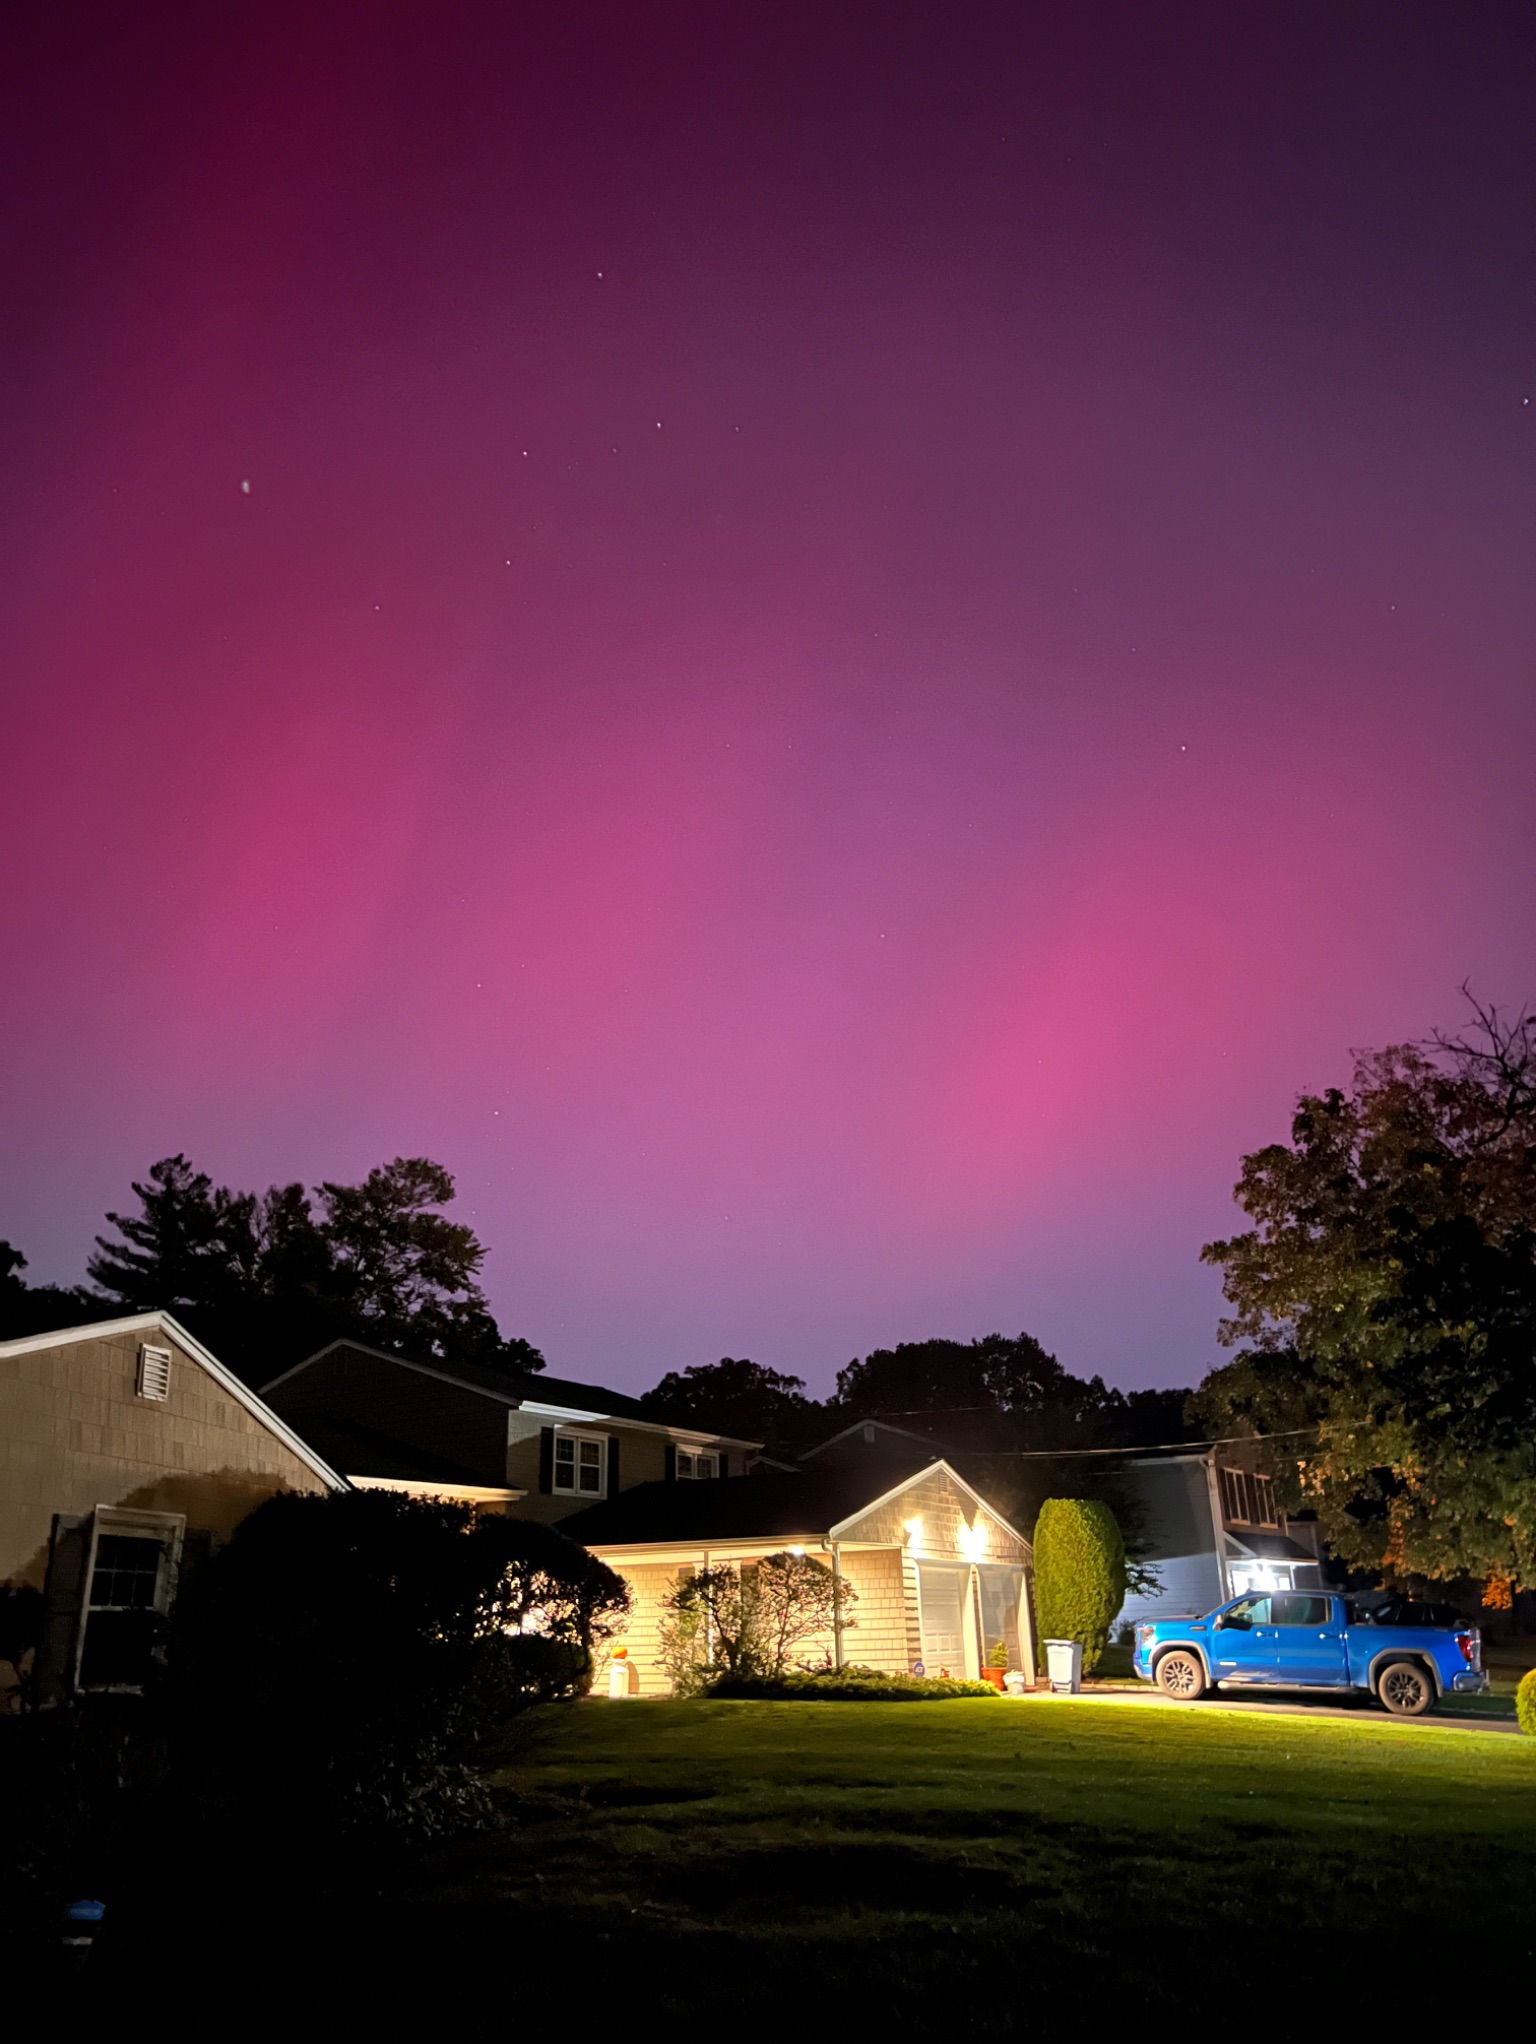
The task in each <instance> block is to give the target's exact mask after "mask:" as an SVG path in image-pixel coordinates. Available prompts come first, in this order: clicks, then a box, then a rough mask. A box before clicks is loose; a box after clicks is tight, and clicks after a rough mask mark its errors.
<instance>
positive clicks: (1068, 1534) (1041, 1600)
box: [1035, 1498, 1125, 1674]
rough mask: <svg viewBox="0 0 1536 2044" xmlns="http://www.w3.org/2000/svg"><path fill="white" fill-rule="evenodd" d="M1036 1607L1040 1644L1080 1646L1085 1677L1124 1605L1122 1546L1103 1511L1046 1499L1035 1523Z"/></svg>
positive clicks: (1078, 1501) (1084, 1501)
mask: <svg viewBox="0 0 1536 2044" xmlns="http://www.w3.org/2000/svg"><path fill="white" fill-rule="evenodd" d="M1035 1602H1036V1607H1037V1611H1038V1616H1039V1620H1040V1638H1041V1640H1042V1641H1045V1640H1048V1639H1076V1640H1081V1641H1082V1643H1083V1671H1084V1673H1085V1674H1086V1673H1087V1671H1088V1670H1089V1669H1090V1668H1092V1667H1094V1666H1095V1665H1096V1664H1097V1662H1098V1658H1099V1656H1100V1654H1102V1653H1103V1651H1104V1648H1105V1645H1106V1643H1107V1642H1108V1639H1109V1628H1110V1626H1111V1625H1112V1624H1113V1623H1114V1620H1115V1614H1116V1612H1118V1610H1119V1609H1120V1606H1121V1605H1122V1604H1123V1603H1124V1602H1125V1543H1124V1541H1123V1540H1122V1539H1121V1537H1120V1528H1119V1526H1118V1525H1117V1524H1116V1522H1115V1515H1114V1513H1113V1512H1112V1511H1111V1510H1110V1509H1109V1506H1108V1505H1103V1504H1099V1503H1098V1502H1097V1501H1096V1500H1095V1499H1093V1498H1047V1499H1046V1501H1045V1503H1044V1504H1043V1505H1042V1506H1041V1507H1040V1517H1039V1518H1038V1520H1037V1521H1036V1522H1035Z"/></svg>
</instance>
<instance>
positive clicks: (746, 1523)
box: [560, 1461, 1013, 1547]
mask: <svg viewBox="0 0 1536 2044" xmlns="http://www.w3.org/2000/svg"><path fill="white" fill-rule="evenodd" d="M939 1472H942V1473H943V1474H945V1475H947V1476H949V1477H950V1478H951V1479H952V1480H953V1482H954V1483H956V1484H957V1485H958V1486H959V1488H960V1489H961V1490H963V1491H964V1492H965V1493H966V1495H967V1496H968V1497H970V1498H973V1499H974V1500H975V1502H976V1503H977V1504H978V1505H979V1506H980V1507H981V1508H982V1509H983V1510H984V1511H986V1512H988V1513H990V1514H991V1516H992V1517H993V1518H995V1519H998V1520H1000V1521H1001V1523H1003V1524H1004V1525H1006V1524H1007V1521H1006V1520H1003V1519H1002V1515H1001V1513H999V1512H998V1511H997V1510H996V1509H995V1508H994V1507H993V1506H992V1505H989V1504H988V1503H987V1501H986V1499H985V1498H983V1497H982V1496H981V1495H980V1494H979V1493H978V1492H976V1491H974V1490H972V1489H971V1486H970V1485H969V1484H968V1483H967V1482H966V1481H965V1479H964V1478H963V1477H962V1476H959V1475H957V1474H956V1472H955V1471H954V1470H953V1469H952V1468H951V1467H950V1465H949V1464H948V1463H947V1462H943V1461H928V1462H925V1463H924V1464H923V1465H922V1467H921V1468H918V1469H914V1470H912V1471H911V1472H910V1474H908V1475H906V1476H904V1477H902V1478H901V1480H900V1481H899V1482H898V1483H895V1484H889V1485H881V1483H880V1481H879V1479H878V1478H875V1479H873V1480H871V1474H870V1471H869V1470H867V1469H858V1468H853V1469H828V1470H807V1471H806V1472H805V1474H804V1475H803V1476H733V1477H728V1478H723V1479H722V1478H716V1479H715V1480H714V1481H713V1482H709V1481H705V1482H700V1483H637V1484H636V1485H635V1486H634V1488H633V1489H632V1490H624V1491H620V1493H619V1495H618V1496H617V1497H616V1498H607V1499H605V1500H604V1501H603V1503H602V1504H598V1505H589V1506H588V1507H587V1509H586V1510H585V1511H583V1512H573V1513H572V1514H571V1516H570V1517H569V1518H566V1519H562V1520H561V1521H560V1531H561V1532H562V1533H568V1534H569V1535H570V1537H571V1538H572V1539H573V1540H579V1541H581V1542H582V1544H583V1546H586V1547H630V1546H637V1547H638V1546H644V1547H650V1546H657V1545H661V1544H664V1543H667V1542H672V1541H679V1542H681V1541H699V1542H707V1541H722V1542H724V1541H732V1540H785V1541H792V1540H804V1541H812V1540H830V1539H833V1538H835V1537H836V1536H837V1535H838V1534H840V1533H841V1532H842V1531H843V1529H844V1528H845V1527H847V1526H848V1525H850V1524H851V1523H852V1522H854V1521H856V1520H858V1519H861V1518H863V1517H864V1515H865V1514H866V1513H867V1512H871V1511H873V1510H874V1509H875V1507H876V1506H877V1505H881V1504H884V1503H885V1502H886V1501H887V1500H888V1499H890V1498H892V1497H895V1496H897V1495H898V1494H899V1493H900V1492H902V1491H904V1490H907V1489H908V1488H910V1486H911V1485H912V1484H914V1483H917V1482H918V1481H919V1480H920V1479H921V1478H923V1477H925V1476H932V1475H934V1474H936V1473H939ZM1009 1531H1010V1532H1011V1531H1013V1529H1012V1528H1011V1527H1010V1528H1009Z"/></svg>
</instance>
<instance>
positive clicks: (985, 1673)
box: [981, 1668, 1008, 1689]
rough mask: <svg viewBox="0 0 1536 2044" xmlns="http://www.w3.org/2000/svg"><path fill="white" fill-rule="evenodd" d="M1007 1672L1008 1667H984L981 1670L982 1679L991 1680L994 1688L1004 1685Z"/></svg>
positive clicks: (984, 1680)
mask: <svg viewBox="0 0 1536 2044" xmlns="http://www.w3.org/2000/svg"><path fill="white" fill-rule="evenodd" d="M1007 1672H1008V1670H1007V1669H1006V1668H983V1669H982V1671H981V1679H982V1681H983V1682H990V1683H991V1684H992V1687H993V1688H994V1689H1001V1688H1002V1686H1003V1677H1004V1676H1005V1675H1006V1674H1007Z"/></svg>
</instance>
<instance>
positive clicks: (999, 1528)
mask: <svg viewBox="0 0 1536 2044" xmlns="http://www.w3.org/2000/svg"><path fill="white" fill-rule="evenodd" d="M562 1530H563V1531H565V1532H567V1533H569V1534H570V1535H571V1536H572V1538H573V1539H576V1540H580V1541H581V1542H582V1543H583V1545H584V1546H586V1547H589V1548H590V1549H591V1550H592V1552H593V1553H594V1554H596V1555H597V1556H599V1557H600V1559H602V1560H603V1561H605V1562H607V1563H608V1565H609V1566H610V1567H611V1568H613V1569H616V1570H617V1571H618V1573H619V1574H620V1575H622V1576H623V1577H624V1579H625V1581H626V1582H627V1583H628V1584H629V1587H630V1590H631V1592H632V1594H633V1597H634V1608H633V1610H632V1612H631V1614H630V1618H629V1622H628V1627H627V1630H626V1631H625V1632H624V1633H623V1634H621V1635H620V1636H619V1637H618V1638H617V1639H616V1640H615V1641H614V1645H616V1646H622V1647H624V1649H625V1653H626V1658H627V1660H628V1662H629V1665H630V1668H631V1669H632V1671H633V1674H632V1677H631V1686H632V1687H634V1688H635V1689H636V1690H637V1693H639V1694H640V1695H643V1696H664V1695H666V1694H667V1692H668V1688H669V1683H668V1678H667V1676H666V1673H665V1671H664V1670H663V1668H662V1666H661V1664H660V1661H659V1660H658V1658H657V1646H658V1632H659V1628H660V1625H661V1622H662V1619H663V1618H664V1616H665V1615H666V1605H665V1599H666V1598H667V1597H668V1596H670V1594H671V1593H672V1592H673V1590H675V1589H676V1587H677V1585H678V1583H679V1581H680V1580H681V1579H683V1578H686V1577H687V1576H689V1575H691V1574H693V1573H694V1572H695V1571H697V1570H698V1569H701V1568H704V1567H707V1566H710V1565H718V1564H721V1563H730V1564H733V1565H735V1566H737V1567H741V1566H750V1565H751V1564H752V1563H753V1562H757V1561H762V1560H763V1559H765V1558H766V1557H767V1556H768V1555H771V1554H783V1553H785V1552H789V1553H805V1554H809V1555H813V1556H814V1557H815V1558H816V1559H817V1560H818V1561H821V1562H823V1563H824V1564H825V1565H826V1566H827V1567H828V1568H830V1569H832V1570H833V1571H834V1572H835V1573H836V1574H838V1575H839V1576H841V1577H842V1578H843V1580H844V1581H845V1582H847V1583H848V1584H849V1585H850V1586H851V1588H852V1589H853V1590H854V1592H855V1593H856V1597H855V1600H854V1601H853V1602H852V1603H851V1605H850V1608H849V1612H848V1618H849V1623H848V1624H847V1625H845V1626H844V1628H843V1629H842V1632H841V1636H837V1635H835V1634H834V1633H833V1632H830V1631H829V1632H828V1633H827V1634H826V1635H825V1636H818V1637H816V1638H814V1639H812V1640H809V1641H806V1642H804V1643H803V1644H802V1645H801V1646H800V1647H799V1648H798V1649H797V1659H799V1660H800V1661H801V1662H803V1663H804V1664H806V1665H808V1666H827V1667H845V1666H848V1665H849V1664H854V1663H856V1664H858V1665H859V1666H861V1667H869V1668H878V1669H879V1670H881V1672H882V1673H884V1674H889V1675H898V1674H903V1673H907V1672H909V1671H911V1670H912V1669H914V1668H921V1669H922V1670H923V1671H924V1672H926V1673H927V1674H929V1675H939V1674H945V1673H947V1674H949V1675H953V1676H969V1677H973V1678H974V1677H975V1676H976V1675H978V1674H979V1672H980V1670H981V1666H982V1663H983V1662H984V1661H985V1659H986V1658H987V1654H988V1651H989V1649H990V1648H991V1647H992V1645H993V1644H994V1643H995V1642H996V1641H997V1640H999V1639H1001V1640H1003V1641H1004V1642H1005V1643H1006V1645H1007V1648H1008V1656H1009V1664H1010V1665H1011V1666H1012V1667H1015V1668H1024V1669H1027V1670H1029V1671H1031V1673H1032V1671H1033V1668H1034V1638H1033V1631H1032V1626H1031V1619H1030V1595H1031V1588H1032V1585H1031V1582H1030V1575H1031V1566H1032V1553H1031V1549H1030V1545H1029V1542H1028V1541H1027V1540H1025V1539H1024V1538H1023V1537H1022V1535H1020V1534H1019V1533H1018V1532H1016V1531H1015V1529H1014V1528H1013V1527H1012V1526H1010V1525H1009V1524H1008V1522H1007V1521H1006V1520H1005V1519H1004V1518H1002V1517H1001V1516H1000V1514H999V1513H997V1512H996V1511H994V1510H993V1508H992V1507H991V1506H990V1505H989V1504H988V1503H987V1502H986V1500H985V1499H984V1498H982V1497H981V1496H980V1495H979V1494H978V1493H977V1492H976V1491H974V1490H972V1489H971V1487H970V1486H969V1484H967V1483H966V1482H964V1481H963V1479H962V1478H961V1477H959V1476H958V1475H957V1474H956V1472H955V1471H954V1470H953V1469H952V1468H951V1467H950V1466H949V1464H948V1463H947V1462H943V1461H932V1462H929V1463H927V1464H926V1465H925V1466H924V1467H922V1468H920V1469H919V1470H917V1471H916V1472H915V1473H914V1474H910V1475H907V1476H905V1477H903V1478H902V1479H901V1480H899V1481H894V1482H893V1481H890V1480H889V1479H888V1478H886V1479H881V1478H879V1477H872V1475H871V1472H870V1470H869V1469H868V1468H867V1467H861V1466H851V1467H847V1468H841V1469H835V1470H830V1469H829V1470H822V1471H818V1470H816V1469H815V1468H814V1466H812V1467H808V1468H807V1469H806V1470H805V1472H804V1474H801V1475H785V1476H762V1475H758V1476H752V1477H749V1478H747V1479H746V1480H745V1481H743V1482H739V1483H717V1484H666V1483H648V1484H642V1485H640V1486H638V1487H637V1488H636V1489H634V1490H631V1491H626V1492H625V1493H624V1495H623V1496H621V1497H618V1498H616V1499H614V1500H612V1501H611V1502H610V1503H608V1504H605V1505H595V1506H593V1507H592V1508H591V1509H590V1510H588V1511H584V1512H581V1513H579V1514H578V1515H577V1516H576V1517H574V1518H572V1519H570V1520H568V1521H567V1522H566V1523H565V1525H564V1527H563V1529H562Z"/></svg>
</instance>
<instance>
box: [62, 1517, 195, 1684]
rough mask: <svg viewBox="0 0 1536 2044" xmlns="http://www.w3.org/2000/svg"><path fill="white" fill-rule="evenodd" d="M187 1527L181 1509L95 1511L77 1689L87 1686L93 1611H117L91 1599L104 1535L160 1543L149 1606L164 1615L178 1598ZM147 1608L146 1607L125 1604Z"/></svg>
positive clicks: (78, 1635)
mask: <svg viewBox="0 0 1536 2044" xmlns="http://www.w3.org/2000/svg"><path fill="white" fill-rule="evenodd" d="M186 1530H187V1521H186V1516H185V1514H184V1513H181V1512H134V1511H127V1510H124V1509H122V1508H121V1507H119V1506H114V1505H98V1506H97V1507H96V1510H95V1512H94V1513H93V1514H92V1523H91V1545H90V1552H89V1554H88V1556H87V1558H86V1565H85V1575H84V1577H83V1578H82V1581H81V1585H80V1616H79V1620H78V1623H77V1625H76V1628H75V1657H74V1669H73V1683H74V1687H75V1688H76V1689H80V1688H81V1687H82V1686H83V1685H82V1684H81V1680H80V1673H81V1669H82V1667H83V1666H84V1663H85V1635H86V1632H87V1631H88V1629H89V1627H90V1623H91V1617H92V1614H93V1612H99V1611H115V1610H117V1609H118V1608H119V1607H118V1606H116V1605H112V1604H95V1605H93V1604H92V1602H91V1590H92V1588H93V1586H94V1584H95V1581H96V1557H97V1555H98V1553H99V1552H100V1548H101V1541H102V1536H103V1535H104V1534H106V1535H112V1534H121V1535H123V1536H125V1537H126V1538H128V1539H130V1540H154V1541H158V1542H159V1546H160V1567H159V1570H158V1572H157V1574H156V1577H155V1598H154V1603H153V1604H152V1605H151V1606H149V1607H148V1608H149V1609H151V1610H154V1611H158V1612H160V1613H161V1614H162V1615H163V1614H164V1613H165V1612H167V1611H169V1610H170V1608H171V1605H172V1604H173V1603H174V1602H175V1599H176V1581H177V1577H178V1575H179V1574H180V1571H181V1546H182V1540H183V1537H184V1536H185V1533H186ZM124 1608H133V1609H143V1608H144V1607H143V1606H134V1607H124ZM91 1687H92V1690H93V1692H96V1693H102V1694H106V1693H110V1694H114V1695H130V1696H137V1695H138V1694H139V1692H140V1687H141V1685H140V1684H138V1683H136V1682H133V1683H124V1682H111V1683H93V1684H92V1685H91Z"/></svg>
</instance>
